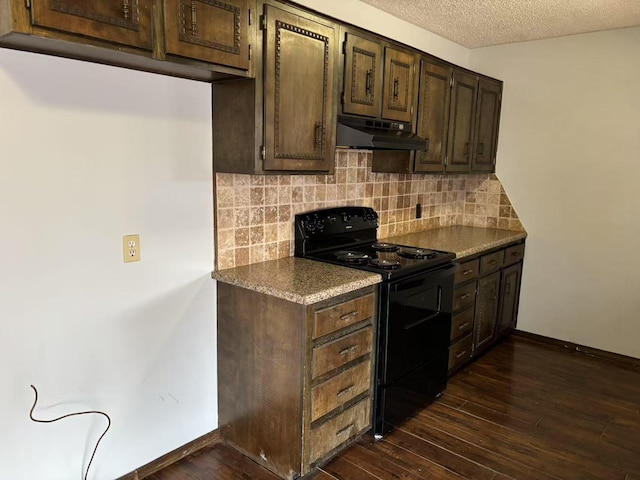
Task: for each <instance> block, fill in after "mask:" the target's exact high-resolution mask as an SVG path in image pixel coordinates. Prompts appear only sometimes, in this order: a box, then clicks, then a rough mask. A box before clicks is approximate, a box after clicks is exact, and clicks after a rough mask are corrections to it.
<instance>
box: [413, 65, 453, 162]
mask: <svg viewBox="0 0 640 480" xmlns="http://www.w3.org/2000/svg"><path fill="white" fill-rule="evenodd" d="M452 73H453V69H452V67H451V66H450V65H444V64H440V63H435V62H432V61H430V60H428V59H426V58H423V59H422V60H421V62H420V87H419V91H418V118H417V122H416V131H417V134H418V135H419V136H420V137H422V138H427V139H429V147H428V150H426V151H416V152H415V165H414V170H415V171H416V172H442V171H444V169H445V160H446V156H447V137H448V134H449V106H450V101H451V76H452Z"/></svg>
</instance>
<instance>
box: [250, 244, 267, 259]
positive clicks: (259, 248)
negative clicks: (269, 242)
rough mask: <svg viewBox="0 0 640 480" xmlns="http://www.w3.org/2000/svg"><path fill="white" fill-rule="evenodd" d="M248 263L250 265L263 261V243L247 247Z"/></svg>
mask: <svg viewBox="0 0 640 480" xmlns="http://www.w3.org/2000/svg"><path fill="white" fill-rule="evenodd" d="M249 261H250V262H251V263H258V262H263V261H264V243H261V244H259V245H252V246H251V247H249Z"/></svg>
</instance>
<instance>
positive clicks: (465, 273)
mask: <svg viewBox="0 0 640 480" xmlns="http://www.w3.org/2000/svg"><path fill="white" fill-rule="evenodd" d="M470 273H473V269H472V268H470V269H468V270H465V271H464V272H462V275H469V274H470Z"/></svg>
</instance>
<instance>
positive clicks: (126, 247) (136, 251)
mask: <svg viewBox="0 0 640 480" xmlns="http://www.w3.org/2000/svg"><path fill="white" fill-rule="evenodd" d="M122 254H123V256H124V263H129V262H139V261H140V235H138V234H137V233H136V234H133V235H125V236H123V237H122Z"/></svg>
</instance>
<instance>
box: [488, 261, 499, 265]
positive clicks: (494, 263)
mask: <svg viewBox="0 0 640 480" xmlns="http://www.w3.org/2000/svg"><path fill="white" fill-rule="evenodd" d="M497 264H498V261H497V260H491V261H490V262H489V265H497Z"/></svg>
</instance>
